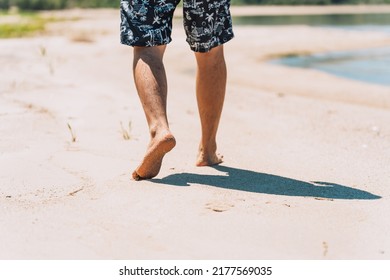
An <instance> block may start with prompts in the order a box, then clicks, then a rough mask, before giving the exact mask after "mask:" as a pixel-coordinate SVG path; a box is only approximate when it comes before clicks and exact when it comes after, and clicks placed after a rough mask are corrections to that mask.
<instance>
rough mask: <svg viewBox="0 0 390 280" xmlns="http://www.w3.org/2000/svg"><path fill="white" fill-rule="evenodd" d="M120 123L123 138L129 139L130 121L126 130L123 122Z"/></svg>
mask: <svg viewBox="0 0 390 280" xmlns="http://www.w3.org/2000/svg"><path fill="white" fill-rule="evenodd" d="M120 124H121V132H122V137H123V139H125V140H130V139H131V137H130V132H131V122H129V130H128V131H127V130H126V129H125V128H124V127H123V123H122V122H120Z"/></svg>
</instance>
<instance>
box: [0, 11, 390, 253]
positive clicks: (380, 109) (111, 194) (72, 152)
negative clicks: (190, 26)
mask: <svg viewBox="0 0 390 280" xmlns="http://www.w3.org/2000/svg"><path fill="white" fill-rule="evenodd" d="M382 8H383V7H380V8H379V9H378V10H380V9H382ZM265 9H272V11H273V13H274V12H275V13H282V14H283V11H285V10H283V9H285V8H280V9H281V10H278V9H279V8H265ZM296 9H297V10H295V11H296V12H297V13H298V12H301V10H299V9H302V8H301V7H298V8H296ZM322 9H323V7H320V8H317V9H314V8H311V9H309V10H307V12H310V11H311V13H314V12H313V11H314V10H315V11H317V12H319V11H323V10H322ZM359 9H360V7H353V8H351V7H350V8H349V10H348V11H349V12H355V11H357V10H359ZM386 9H389V7H387V6H386ZM235 11H236V10H233V13H235ZM263 11H265V10H263ZM267 11H268V10H267ZM267 11H265V12H264V13H267ZM278 11H279V12H278ZM289 11H293V9H291V8H290V9H289ZM268 12H269V11H268ZM258 13H261V12H258ZM63 14H67V15H75V14H77V15H79V16H80V15H81V13H80V11H70V12H65V13H63ZM117 14H118V13H117V11H112V10H102V11H88V12H85V13H84V15H83V16H82V18H80V19H79V20H78V21H70V22H59V23H55V24H53V25H51V26H50V30H49V32H48V33H47V34H45V35H42V36H38V37H33V38H23V39H7V40H0V65H1V66H0V67H1V68H0V69H1V75H0V120H1V121H0V205H1V208H0V258H1V259H320V260H321V259H389V257H390V238H389V236H390V223H389V219H388V217H387V215H386V213H388V212H389V210H390V203H389V202H390V201H389V199H390V189H389V187H390V176H389V174H390V172H389V171H390V169H389V166H390V126H389V121H390V88H389V87H384V86H376V85H371V84H367V83H362V82H357V81H351V80H347V79H342V78H338V77H335V76H332V75H329V74H325V73H322V72H319V71H313V70H302V69H292V68H287V67H283V66H276V65H270V64H267V62H266V60H267V59H268V58H270V57H275V56H278V55H283V54H286V53H315V52H324V51H331V50H348V49H356V48H368V47H374V46H388V45H389V44H390V37H389V36H388V35H385V34H380V33H365V36H362V35H361V33H359V32H357V31H347V30H335V29H320V28H315V29H313V28H310V27H308V26H281V27H269V26H264V27H253V26H236V27H235V35H236V37H235V39H234V40H232V41H231V42H229V43H228V44H226V47H225V53H226V60H227V65H228V90H227V96H226V103H225V107H224V112H223V116H222V120H221V125H220V129H219V135H218V148H219V151H220V152H221V153H222V154H223V155H224V160H225V162H224V163H223V164H222V165H221V166H219V167H213V168H212V167H202V168H199V167H195V159H196V152H197V146H198V141H199V134H200V127H199V121H198V116H197V107H196V99H195V94H194V75H195V60H194V57H193V55H192V53H191V51H190V50H189V48H188V46H187V43H186V42H185V36H184V32H183V28H182V27H181V26H180V20H179V19H178V20H177V21H176V22H175V27H174V33H173V39H174V41H173V42H172V43H171V44H170V46H169V47H168V49H167V52H166V57H165V63H166V71H167V73H168V81H169V97H168V107H169V120H170V125H171V129H172V132H173V133H174V134H175V137H176V140H177V146H176V147H175V149H174V150H172V151H171V152H170V153H169V154H168V155H167V156H166V157H165V159H164V163H163V167H162V169H161V172H160V174H159V175H158V176H157V177H156V178H155V179H153V180H148V181H141V182H136V181H134V180H132V179H131V173H132V171H133V170H134V168H135V167H136V166H137V165H138V163H139V162H140V160H141V158H142V156H143V153H144V151H145V148H146V144H147V142H148V134H147V126H146V121H145V118H144V114H143V111H142V109H141V106H140V103H139V100H138V96H137V93H136V91H135V88H134V85H133V81H132V72H131V68H130V67H131V63H132V62H131V61H132V51H131V49H130V48H128V47H126V46H121V45H120V44H119V39H118V37H119V36H118V24H119V23H118V18H117ZM237 14H238V12H237Z"/></svg>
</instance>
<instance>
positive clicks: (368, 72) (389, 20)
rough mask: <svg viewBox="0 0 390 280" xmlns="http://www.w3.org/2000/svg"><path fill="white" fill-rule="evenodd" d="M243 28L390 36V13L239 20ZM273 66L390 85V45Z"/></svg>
mask: <svg viewBox="0 0 390 280" xmlns="http://www.w3.org/2000/svg"><path fill="white" fill-rule="evenodd" d="M234 23H235V24H239V25H310V26H313V27H327V28H342V29H349V30H356V31H360V32H362V36H364V32H367V31H375V32H382V33H385V34H389V37H390V14H345V15H305V16H303V15H302V16H300V15H299V16H250V17H237V18H235V19H234ZM271 63H276V64H282V65H287V66H291V67H301V68H310V69H317V70H321V71H324V72H327V73H331V74H334V75H338V76H341V77H344V78H349V79H355V80H359V81H364V82H368V83H375V84H380V85H385V86H390V46H389V47H383V48H372V49H366V50H359V51H343V52H328V53H322V54H315V55H307V56H293V57H286V58H281V59H275V60H272V61H271Z"/></svg>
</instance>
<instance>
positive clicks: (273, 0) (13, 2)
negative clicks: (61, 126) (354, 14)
mask: <svg viewBox="0 0 390 280" xmlns="http://www.w3.org/2000/svg"><path fill="white" fill-rule="evenodd" d="M231 1H232V4H233V5H248V4H250V5H330V4H336V5H338V4H390V0H231ZM119 2H120V0H0V10H1V9H5V10H7V9H9V8H10V7H12V6H16V7H18V8H20V9H22V10H51V9H63V8H71V7H82V8H99V7H112V8H117V7H118V6H119Z"/></svg>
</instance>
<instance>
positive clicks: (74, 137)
mask: <svg viewBox="0 0 390 280" xmlns="http://www.w3.org/2000/svg"><path fill="white" fill-rule="evenodd" d="M67 125H68V128H69V131H70V135H71V136H72V142H76V135H75V134H74V132H73V129H72V127H71V126H70V124H69V123H67Z"/></svg>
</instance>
